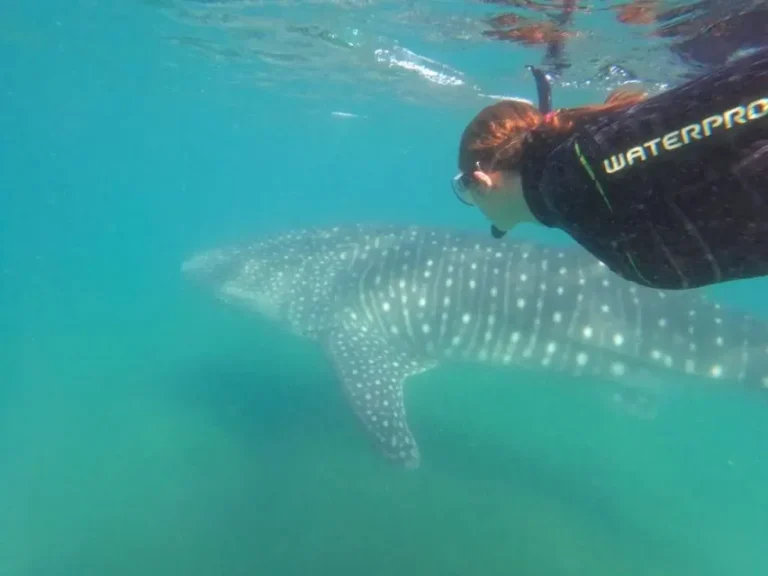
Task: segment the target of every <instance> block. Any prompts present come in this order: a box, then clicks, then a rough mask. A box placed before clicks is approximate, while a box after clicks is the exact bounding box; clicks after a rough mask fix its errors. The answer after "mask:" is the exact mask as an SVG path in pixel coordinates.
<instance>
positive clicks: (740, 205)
mask: <svg viewBox="0 0 768 576" xmlns="http://www.w3.org/2000/svg"><path fill="white" fill-rule="evenodd" d="M767 162H768V50H762V51H760V52H757V53H755V54H752V55H750V56H748V57H744V58H742V59H739V60H737V61H735V62H733V63H731V64H729V65H728V66H726V67H723V68H722V69H720V70H718V71H716V72H713V73H710V74H708V75H706V76H703V77H701V78H698V79H696V80H694V81H691V82H688V83H686V84H684V85H682V86H679V87H677V88H674V89H671V90H669V91H667V92H664V93H662V94H660V95H658V96H655V97H653V98H651V99H649V100H647V101H645V102H642V103H640V104H638V105H635V106H632V107H630V108H628V109H625V110H621V111H618V112H614V113H612V114H610V115H606V116H605V117H603V118H601V119H599V120H598V121H596V122H590V123H589V124H586V125H584V126H582V127H581V128H580V129H579V130H577V131H576V132H575V133H574V135H573V136H571V137H570V138H569V139H568V140H566V141H565V142H563V143H562V144H560V145H559V146H557V147H556V148H555V149H554V151H552V152H551V153H550V154H549V155H548V156H547V159H546V161H545V162H544V165H543V170H542V175H541V178H540V179H539V183H538V187H537V190H536V193H535V194H530V196H531V202H529V203H531V204H532V208H533V210H534V214H536V215H537V216H540V219H541V220H542V221H543V222H545V223H548V224H549V225H552V226H557V227H560V228H562V229H564V230H565V231H566V232H568V233H570V234H571V236H573V237H574V238H575V239H576V240H577V241H578V242H580V243H581V244H582V245H584V246H585V247H586V248H587V249H588V250H590V251H591V252H592V253H593V254H595V255H596V256H597V257H598V258H600V259H601V260H603V262H604V263H605V264H606V265H608V266H609V267H610V268H612V269H613V270H614V271H615V272H617V273H619V274H620V275H622V276H624V277H626V278H629V279H631V280H633V281H636V282H639V283H642V284H646V285H650V286H655V287H659V288H692V287H695V286H702V285H707V284H713V283H717V282H723V281H727V280H735V279H739V278H750V277H754V276H762V275H766V274H768V181H767V178H766V177H767V176H768V165H767Z"/></svg>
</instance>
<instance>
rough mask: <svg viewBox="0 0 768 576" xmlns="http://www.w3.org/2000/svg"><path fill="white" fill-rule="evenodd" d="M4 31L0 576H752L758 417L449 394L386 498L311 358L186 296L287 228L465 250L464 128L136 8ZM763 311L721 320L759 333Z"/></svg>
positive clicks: (696, 403) (23, 17)
mask: <svg viewBox="0 0 768 576" xmlns="http://www.w3.org/2000/svg"><path fill="white" fill-rule="evenodd" d="M109 4H114V5H109ZM2 11H3V17H2V21H1V22H0V575H2V576H6V575H7V576H104V575H110V576H111V575H115V576H122V575H137V576H138V575H141V576H146V575H147V574H153V575H166V574H167V575H170V574H185V575H187V576H202V575H211V574H217V575H221V576H235V575H238V576H239V575H246V574H247V575H256V574H258V575H262V574H264V575H266V574H269V575H286V576H288V575H299V574H301V575H306V574H339V575H341V574H367V575H371V576H373V575H390V574H391V575H398V576H405V575H410V574H419V575H423V574H445V575H454V574H455V575H460V574H473V575H476V574H482V575H484V576H492V575H494V574H505V575H507V574H520V575H548V576H560V575H585V574H589V575H610V576H618V575H621V576H635V575H654V576H655V575H675V576H688V575H691V576H693V575H695V576H710V575H711V576H722V575H723V574H729V575H735V574H738V575H752V574H765V573H768V559H767V558H766V552H765V550H766V544H765V543H766V537H767V536H768V461H766V457H765V447H766V440H767V439H768V418H766V416H767V415H768V398H766V402H765V403H761V402H760V401H759V400H758V399H757V398H755V397H754V396H750V397H746V396H745V395H741V394H739V393H734V392H733V391H726V390H723V391H715V390H712V389H710V388H702V389H696V388H695V387H694V388H693V389H691V388H690V387H689V386H688V385H686V386H685V387H682V388H681V387H680V386H677V385H676V384H678V383H675V382H665V383H663V385H664V392H663V393H661V394H660V395H659V396H658V397H657V398H656V399H655V402H656V404H657V407H658V410H657V414H656V417H655V418H653V419H648V418H642V417H637V416H635V415H633V414H632V413H630V411H628V410H626V409H624V408H622V407H620V406H616V405H615V404H614V403H613V402H611V400H610V398H611V394H612V393H611V392H608V391H604V390H603V389H602V386H603V385H604V383H595V384H596V386H589V385H588V383H585V382H584V381H577V380H571V379H568V378H564V377H555V376H551V375H548V374H546V373H536V374H531V373H528V372H525V371H509V370H506V371H502V370H494V369H488V368H482V367H466V368H461V369H457V368H451V369H447V368H441V369H438V370H436V371H434V372H431V373H428V374H424V375H422V376H419V377H418V378H415V379H414V381H413V382H412V385H411V386H410V387H409V388H408V390H407V398H408V404H409V418H410V421H411V425H412V428H413V429H414V432H415V434H416V436H417V438H418V439H419V442H420V444H421V448H422V453H423V456H424V464H423V465H422V468H421V469H420V470H418V471H417V472H404V471H402V470H399V469H396V468H394V467H392V466H391V465H390V464H389V463H388V462H385V461H383V460H382V459H381V458H379V456H378V455H377V454H376V453H375V452H373V451H372V450H371V449H370V445H369V444H368V443H367V441H366V439H365V437H364V436H363V435H362V434H360V430H359V427H358V423H357V422H356V421H355V420H354V417H353V416H352V414H351V412H350V411H349V410H348V409H347V406H346V405H345V404H344V400H343V397H342V395H341V394H340V393H339V390H338V389H337V387H336V384H335V382H334V379H333V374H332V371H331V368H330V366H329V365H328V364H327V362H326V361H325V360H324V358H323V357H322V353H321V351H320V350H319V349H317V348H316V347H314V346H313V345H312V344H309V343H305V342H301V341H297V340H295V339H293V338H292V337H289V336H287V335H284V334H281V333H277V332H275V331H274V329H273V327H271V326H269V325H267V324H264V323H260V322H259V321H257V320H255V319H252V318H246V317H243V316H241V315H240V314H239V313H238V312H235V311H233V310H230V309H227V308H224V307H221V306H218V305H216V304H215V303H214V302H212V301H210V299H208V298H207V297H206V296H205V295H202V294H198V293H197V292H196V291H195V290H193V289H191V288H190V287H189V286H186V285H185V284H184V283H183V281H182V278H181V277H180V275H179V264H180V262H181V260H182V259H183V258H184V257H185V256H187V255H188V254H189V253H190V252H191V251H193V250H196V249H198V248H201V247H205V246H209V245H212V244H217V243H223V242H225V241H227V240H229V239H232V238H237V237H241V236H244V235H253V234H261V233H267V232H270V231H275V230H283V229H286V228H290V227H294V226H301V225H306V224H330V223H333V224H336V223H340V222H352V221H362V220H374V219H375V220H378V221H389V222H404V223H406V222H407V223H427V224H444V225H450V226H454V227H461V228H478V230H483V231H484V227H485V224H484V223H483V221H482V220H481V219H480V217H479V215H477V214H476V213H473V212H471V211H467V210H465V209H462V207H461V206H460V205H459V204H458V203H457V202H455V201H454V200H453V199H452V198H451V196H450V192H449V190H448V187H447V184H446V182H447V179H448V178H449V177H450V175H451V174H453V171H454V168H455V165H454V160H455V147H456V139H457V135H458V134H459V133H460V130H461V129H462V127H463V124H464V123H465V122H466V120H467V119H468V114H471V111H470V112H467V111H456V112H452V111H450V110H446V109H445V108H441V109H439V110H434V111H430V109H428V108H425V107H418V106H409V105H406V104H403V103H401V102H398V101H396V100H394V99H393V100H386V99H383V98H382V99H379V100H373V101H367V102H365V103H364V104H363V103H361V102H360V101H359V100H356V99H355V100H353V99H350V100H349V101H346V100H345V96H344V94H336V96H335V98H334V99H333V100H332V101H331V100H327V101H322V100H320V101H317V100H316V101H314V102H307V101H302V100H292V99H289V98H285V97H283V96H281V94H280V93H279V91H278V92H265V91H263V90H260V89H258V88H257V87H254V86H252V85H249V84H248V83H243V82H233V81H232V76H231V70H230V69H228V68H227V67H217V66H214V65H211V64H210V63H206V62H205V61H203V60H201V59H200V58H199V57H197V55H195V54H193V53H190V52H188V51H185V50H181V49H179V47H178V46H173V45H171V44H169V43H168V42H166V41H165V40H164V39H163V37H164V35H165V34H167V33H169V32H170V28H172V26H173V25H172V24H171V23H169V22H168V21H166V20H164V19H162V18H160V17H158V15H157V13H156V12H154V11H153V10H151V9H149V8H148V7H147V6H144V5H142V4H138V3H103V4H100V3H97V2H85V1H79V2H56V3H54V2H49V3H46V5H45V6H42V5H40V3H25V4H22V3H21V2H6V3H5V4H4V5H3V8H2ZM306 89H307V90H312V89H313V86H312V85H310V84H308V85H307V87H306ZM520 92H522V93H523V95H524V96H528V97H531V96H532V94H531V93H530V90H529V87H525V89H521V90H520ZM567 104H569V103H568V102H562V103H561V105H567ZM331 110H348V111H352V112H358V113H361V114H364V115H365V116H366V118H364V119H358V120H359V121H358V120H352V121H340V120H339V119H338V118H334V117H332V116H331V115H330V111H331ZM529 232H530V233H532V234H539V235H541V233H540V232H533V231H529ZM560 240H561V239H560ZM766 286H768V283H766V282H764V281H754V282H749V283H743V284H740V285H737V286H729V287H721V288H719V289H718V290H714V292H718V293H719V294H721V296H722V297H723V298H725V299H726V300H727V301H728V302H730V303H731V304H733V305H737V306H742V307H747V308H750V309H751V310H752V311H754V312H756V313H759V314H764V315H765V314H767V312H766V311H767V310H768V307H767V306H766V305H765V304H764V294H765V293H766V292H765V289H766Z"/></svg>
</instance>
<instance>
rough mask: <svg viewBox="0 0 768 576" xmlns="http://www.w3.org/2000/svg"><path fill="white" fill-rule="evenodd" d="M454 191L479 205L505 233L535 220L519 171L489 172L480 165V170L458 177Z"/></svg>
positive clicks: (470, 203)
mask: <svg viewBox="0 0 768 576" xmlns="http://www.w3.org/2000/svg"><path fill="white" fill-rule="evenodd" d="M453 191H454V193H455V194H456V196H457V197H458V198H459V200H461V201H462V202H464V203H465V204H468V205H470V206H477V208H479V209H480V212H482V213H483V214H484V215H485V217H486V218H488V220H490V221H491V223H492V224H493V225H494V226H496V228H498V229H499V230H501V231H503V232H507V231H509V230H511V229H512V228H514V227H515V225H517V224H519V223H520V222H525V221H529V220H531V219H532V216H531V213H530V210H529V209H528V205H527V204H526V202H525V198H523V186H522V182H521V180H520V174H519V172H517V171H514V170H496V171H488V172H486V171H483V170H482V169H481V168H480V166H479V165H478V166H477V170H475V171H473V172H471V173H463V174H460V175H458V176H456V177H455V178H454V180H453Z"/></svg>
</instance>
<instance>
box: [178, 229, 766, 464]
mask: <svg viewBox="0 0 768 576" xmlns="http://www.w3.org/2000/svg"><path fill="white" fill-rule="evenodd" d="M182 270H183V272H184V274H185V275H186V276H188V277H189V278H190V280H195V281H197V282H198V283H200V284H202V285H205V286H207V287H208V289H209V290H211V291H212V292H213V293H214V294H215V295H216V296H218V297H219V298H220V299H223V300H225V301H227V302H230V303H233V304H237V305H239V306H241V307H245V308H247V309H249V310H251V311H254V312H256V313H258V314H261V315H266V316H269V317H271V318H274V319H277V320H279V321H281V322H282V323H284V324H287V325H288V326H289V327H290V328H291V329H292V330H293V331H295V332H296V333H299V334H301V335H304V336H309V337H311V338H313V339H315V340H318V341H319V342H320V343H321V345H322V346H323V348H324V349H325V351H326V354H327V356H328V358H329V360H330V361H331V362H332V364H333V366H334V367H335V369H336V374H337V376H338V379H339V383H340V385H341V387H342V389H343V390H344V392H345V395H346V397H347V399H348V401H349V402H350V404H351V407H352V409H353V410H354V412H355V413H356V415H357V416H358V418H359V419H360V420H361V421H362V423H363V424H364V426H365V428H366V429H367V432H368V435H369V437H370V438H371V439H372V440H373V442H374V443H375V445H376V446H377V447H378V449H379V450H380V451H381V452H383V453H384V454H385V455H386V456H388V457H390V458H391V459H393V460H395V461H397V462H399V463H400V464H402V465H405V466H407V467H416V466H418V464H419V461H420V452H419V448H418V446H417V443H416V440H415V438H414V437H413V435H412V433H411V431H410V429H409V427H408V422H407V418H406V406H405V400H404V387H403V385H404V382H405V381H406V380H408V379H409V378H410V377H412V376H414V375H416V374H419V373H420V372H423V371H426V370H429V369H430V368H433V367H435V366H437V365H438V364H441V363H447V362H452V361H469V362H478V363H483V364H495V365H508V366H515V367H522V368H533V369H539V370H545V371H558V372H561V373H565V374H569V375H573V376H587V377H592V378H595V377H596V378H608V379H612V380H615V381H624V382H626V381H627V379H630V378H633V377H636V376H637V375H638V374H640V375H646V374H649V373H650V374H656V375H661V376H662V377H663V376H664V375H665V374H667V375H670V376H675V375H685V374H687V375H691V376H698V377H703V378H708V379H711V380H731V381H734V382H743V383H745V384H750V385H756V386H757V387H762V388H764V387H768V327H767V326H766V323H765V322H763V321H760V320H757V319H755V318H751V317H750V316H748V315H745V314H742V313H740V312H736V311H727V310H725V309H723V308H722V307H721V306H720V305H719V304H717V303H714V302H711V301H709V300H708V299H707V298H706V297H704V296H703V295H702V293H701V291H673V292H670V291H661V290H653V289H650V288H646V287H643V286H637V285H635V284H632V283H630V282H628V281H626V280H623V279H622V278H620V277H618V276H616V275H614V274H613V273H612V272H611V271H610V270H608V268H607V267H605V266H604V265H603V264H602V263H600V262H599V261H597V260H596V259H595V258H594V257H592V256H591V255H590V254H588V253H587V252H586V251H585V250H583V249H581V248H580V247H573V248H555V247H550V246H546V245H540V244H535V243H526V242H520V241H516V240H513V239H503V240H494V239H490V238H486V237H481V236H475V235H473V234H463V233H459V232H455V231H450V230H436V229H430V228H423V227H416V226H409V227H396V226H378V227H377V226H365V225H356V226H349V227H345V228H330V229H318V230H301V231H295V232H289V233H286V234H281V235H278V236H274V237H270V238H266V239H263V240H259V241H256V242H253V243H251V244H242V245H239V246H232V247H228V248H219V249H213V250H208V251H205V252H201V253H198V254H197V255H194V256H192V257H191V258H189V259H188V260H187V261H186V262H184V264H183V265H182ZM540 373H541V372H540Z"/></svg>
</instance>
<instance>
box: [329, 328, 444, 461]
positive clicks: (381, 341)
mask: <svg viewBox="0 0 768 576" xmlns="http://www.w3.org/2000/svg"><path fill="white" fill-rule="evenodd" d="M325 348H326V351H327V353H328V355H329V356H330V357H331V360H332V362H333V364H334V365H335V368H336V372H337V374H338V376H339V378H340V380H341V383H342V386H343V388H344V390H345V392H346V394H347V398H348V399H349V402H350V403H351V404H352V408H353V409H354V411H355V413H356V414H357V417H358V418H359V419H360V420H361V421H362V423H363V425H364V426H365V428H366V430H367V431H368V434H369V435H370V436H371V438H372V439H373V441H374V443H375V444H376V446H377V447H378V449H379V450H380V451H382V452H383V453H384V454H385V455H386V456H387V457H388V458H390V459H392V460H394V461H395V462H397V463H399V464H401V465H403V466H405V467H406V468H417V467H418V466H419V464H420V460H421V458H420V455H419V447H418V445H417V443H416V440H415V439H414V437H413V434H411V431H410V429H409V427H408V421H407V418H406V411H405V402H404V399H403V382H404V381H405V379H406V378H408V377H409V376H412V375H414V374H418V373H419V372H423V371H425V370H428V369H429V368H431V367H432V366H433V364H428V363H425V362H419V361H417V360H415V359H413V358H412V357H410V356H409V355H408V354H406V353H404V352H402V351H400V350H398V349H396V348H395V347H393V346H392V345H391V344H390V343H389V342H387V340H386V339H385V338H384V337H382V336H380V335H376V334H372V333H370V332H362V331H359V330H357V329H353V328H350V327H346V326H339V327H337V328H335V329H334V330H332V331H331V332H330V333H329V334H328V337H327V339H326V341H325Z"/></svg>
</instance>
